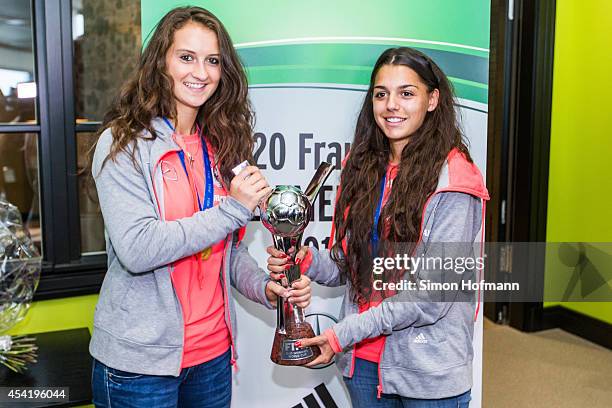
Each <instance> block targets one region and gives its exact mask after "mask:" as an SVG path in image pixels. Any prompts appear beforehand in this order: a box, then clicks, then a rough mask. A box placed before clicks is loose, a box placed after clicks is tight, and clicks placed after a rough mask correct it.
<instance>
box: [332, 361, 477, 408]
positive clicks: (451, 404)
mask: <svg viewBox="0 0 612 408" xmlns="http://www.w3.org/2000/svg"><path fill="white" fill-rule="evenodd" d="M344 383H345V384H346V388H348V392H349V395H350V396H351V402H352V405H353V408H468V407H469V405H470V400H471V399H472V397H471V395H470V391H467V392H465V393H463V394H461V395H457V396H455V397H450V398H442V399H434V400H431V399H416V398H406V397H402V396H399V395H395V394H382V395H381V396H380V398H377V395H376V394H377V392H376V386H377V385H378V364H376V363H372V362H371V361H367V360H362V359H361V358H356V359H355V371H354V372H353V378H348V377H344Z"/></svg>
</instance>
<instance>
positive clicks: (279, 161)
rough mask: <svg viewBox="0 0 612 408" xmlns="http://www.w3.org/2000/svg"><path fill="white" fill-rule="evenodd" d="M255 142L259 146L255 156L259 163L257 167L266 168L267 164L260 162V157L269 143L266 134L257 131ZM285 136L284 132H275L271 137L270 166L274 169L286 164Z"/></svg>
mask: <svg viewBox="0 0 612 408" xmlns="http://www.w3.org/2000/svg"><path fill="white" fill-rule="evenodd" d="M255 143H256V144H257V147H256V149H255V152H254V153H253V156H254V157H255V162H256V163H257V167H259V168H260V169H262V170H263V169H266V168H267V166H266V165H265V164H263V163H259V157H260V156H261V154H262V153H263V152H264V150H265V148H266V144H267V139H266V135H265V134H264V133H260V132H258V133H255ZM285 151H286V148H285V137H284V136H283V135H282V133H278V132H276V133H273V134H272V136H271V137H270V144H269V147H268V152H269V157H270V166H271V167H272V168H273V169H274V170H280V169H282V168H283V166H284V165H285Z"/></svg>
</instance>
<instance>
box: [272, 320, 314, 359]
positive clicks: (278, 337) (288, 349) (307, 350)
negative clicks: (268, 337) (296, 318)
mask: <svg viewBox="0 0 612 408" xmlns="http://www.w3.org/2000/svg"><path fill="white" fill-rule="evenodd" d="M286 332H287V333H286V334H282V333H279V332H278V331H277V332H276V333H275V334H274V343H273V344H272V353H271V354H270V359H271V360H272V361H273V362H274V363H276V364H278V365H284V366H300V365H304V364H308V363H310V362H311V361H312V360H314V359H315V358H317V357H318V356H319V355H320V354H321V351H320V350H319V348H318V347H316V346H315V347H301V348H298V347H296V346H295V342H296V341H297V340H299V339H304V338H311V337H315V334H314V331H313V330H312V327H310V324H308V323H306V322H304V323H298V324H292V325H289V326H287V328H286Z"/></svg>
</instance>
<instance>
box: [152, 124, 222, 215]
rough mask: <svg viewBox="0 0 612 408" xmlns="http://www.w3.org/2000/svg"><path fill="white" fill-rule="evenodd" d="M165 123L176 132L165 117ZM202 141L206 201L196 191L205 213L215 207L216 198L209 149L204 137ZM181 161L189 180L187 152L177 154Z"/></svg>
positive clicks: (200, 206) (201, 209) (199, 206)
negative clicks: (201, 199)
mask: <svg viewBox="0 0 612 408" xmlns="http://www.w3.org/2000/svg"><path fill="white" fill-rule="evenodd" d="M164 122H166V125H168V127H169V128H170V129H172V131H173V132H174V131H175V130H174V126H172V123H170V121H169V120H168V118H166V117H164ZM200 141H201V143H202V156H203V159H204V174H205V177H206V185H205V186H204V200H203V202H201V201H200V194H199V193H198V190H197V189H196V198H197V200H198V208H199V209H200V211H204V210H206V209H207V208H211V207H212V206H213V198H214V186H213V180H212V170H211V168H210V158H209V157H208V147H206V141H205V140H204V137H203V136H201V137H200ZM177 154H178V157H179V159H180V160H181V164H182V165H183V170H185V174H186V175H187V179H189V173H188V172H187V165H186V164H185V152H184V151H183V150H182V149H181V150H180V151H178V152H177ZM194 181H195V180H194Z"/></svg>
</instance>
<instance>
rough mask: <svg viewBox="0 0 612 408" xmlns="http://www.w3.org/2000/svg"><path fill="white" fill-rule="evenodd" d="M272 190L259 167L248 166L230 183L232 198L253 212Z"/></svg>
mask: <svg viewBox="0 0 612 408" xmlns="http://www.w3.org/2000/svg"><path fill="white" fill-rule="evenodd" d="M271 192H272V188H271V187H270V185H269V184H268V182H267V181H266V178H265V177H264V176H263V174H261V171H259V168H258V167H257V166H247V167H245V168H244V169H242V171H241V172H240V173H238V175H237V176H236V177H234V178H233V179H232V181H231V183H230V193H229V194H230V196H231V197H233V198H234V199H236V200H238V201H239V202H240V204H242V205H244V206H245V207H246V208H248V209H249V210H251V211H254V210H255V207H257V204H259V202H260V201H261V199H263V198H264V197H265V196H267V195H268V194H270V193H271Z"/></svg>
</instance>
